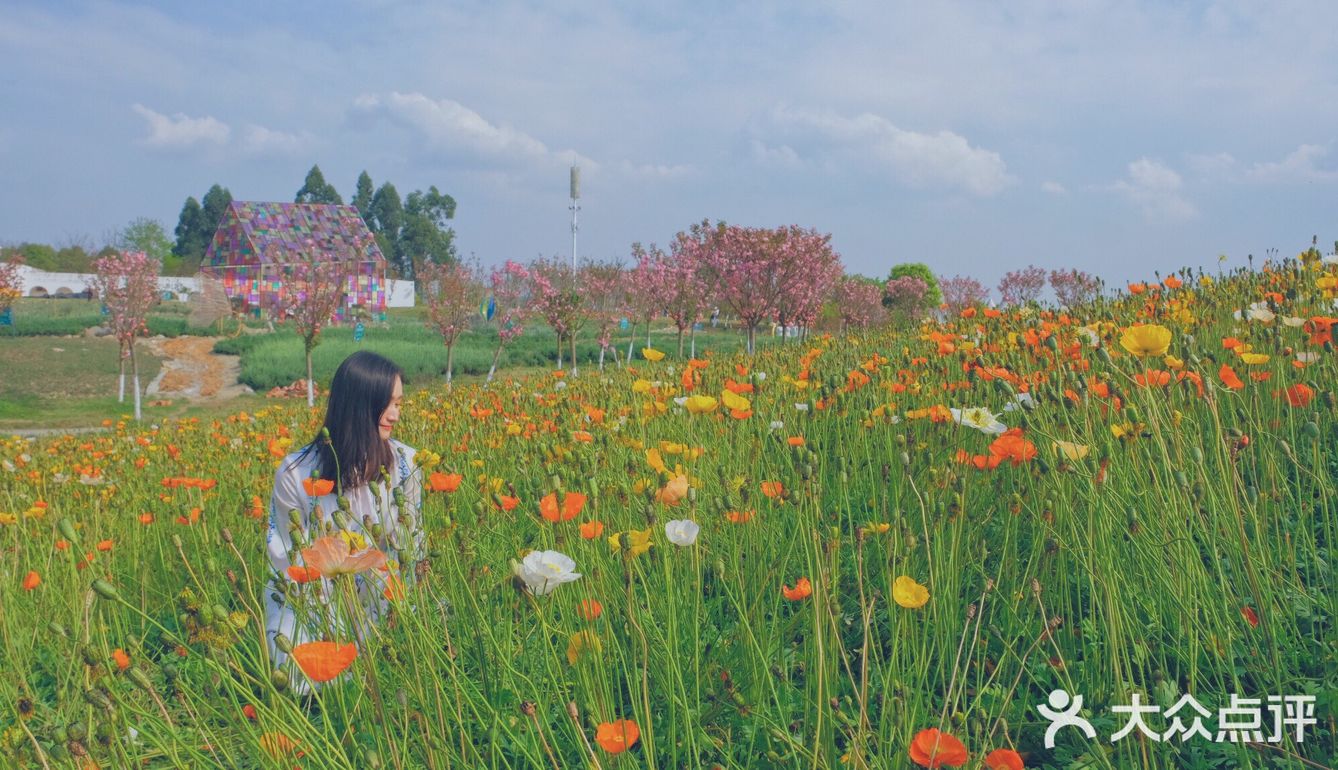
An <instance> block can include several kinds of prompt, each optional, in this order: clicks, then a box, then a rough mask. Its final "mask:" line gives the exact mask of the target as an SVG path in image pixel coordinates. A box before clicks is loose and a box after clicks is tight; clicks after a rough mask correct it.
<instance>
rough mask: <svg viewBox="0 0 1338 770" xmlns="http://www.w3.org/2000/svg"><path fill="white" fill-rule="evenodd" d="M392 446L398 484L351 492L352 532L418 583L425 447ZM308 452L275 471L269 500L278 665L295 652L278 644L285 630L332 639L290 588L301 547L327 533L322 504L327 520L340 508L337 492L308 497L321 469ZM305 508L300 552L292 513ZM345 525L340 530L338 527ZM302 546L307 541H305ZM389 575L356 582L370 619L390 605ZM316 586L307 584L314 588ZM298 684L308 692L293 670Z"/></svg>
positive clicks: (326, 592)
mask: <svg viewBox="0 0 1338 770" xmlns="http://www.w3.org/2000/svg"><path fill="white" fill-rule="evenodd" d="M390 446H391V449H392V450H394V453H395V466H396V467H395V468H394V470H393V471H391V472H390V478H391V479H392V480H393V482H394V484H393V486H391V487H388V486H387V485H386V482H385V481H377V482H375V483H374V484H365V485H363V486H361V487H358V488H356V489H350V490H346V491H345V495H344V496H345V497H346V498H348V503H349V508H351V509H352V510H351V511H348V513H349V514H351V515H350V516H349V517H348V522H347V525H346V526H347V529H348V530H350V531H353V532H358V533H360V534H362V535H363V536H364V537H365V538H366V541H367V544H368V546H370V547H374V548H379V549H381V550H382V551H383V552H385V554H386V559H387V561H388V562H389V563H390V564H391V565H392V567H398V569H395V570H394V572H395V574H397V575H399V577H400V579H401V580H403V582H404V584H405V585H406V586H407V585H411V584H412V583H413V579H414V565H416V564H417V563H418V561H419V560H420V559H422V558H423V527H422V518H421V514H420V511H421V507H422V499H423V483H422V473H421V472H420V471H419V470H418V469H417V468H415V467H414V455H415V454H416V453H417V450H415V449H413V448H412V447H409V446H407V445H405V444H403V443H402V442H399V441H396V440H395V439H390ZM300 454H301V451H300V450H299V451H298V452H294V453H292V454H290V455H288V456H287V457H285V458H283V462H281V463H280V464H279V467H278V469H277V470H276V471H275V474H274V493H273V495H272V496H271V497H270V505H269V535H268V538H267V543H266V547H267V550H268V551H269V561H270V564H271V565H273V567H274V572H273V574H272V575H271V577H270V584H269V586H268V590H267V592H266V594H267V595H266V597H265V637H266V641H268V643H269V649H270V656H271V659H272V660H273V665H274V667H275V668H279V667H281V666H282V665H283V664H284V662H285V659H286V658H287V655H286V654H285V653H283V652H282V651H280V650H279V649H277V648H276V647H275V645H274V638H275V636H277V635H278V634H284V635H286V636H287V637H288V638H289V639H290V640H292V643H293V644H294V645H298V644H302V643H303V642H310V641H316V640H319V639H324V638H326V634H325V632H324V631H323V630H322V628H321V627H320V625H319V622H318V618H315V617H311V618H304V619H303V621H304V622H299V618H298V611H297V610H295V609H294V607H293V606H292V605H290V604H289V603H288V601H287V597H286V596H285V593H284V592H285V589H286V588H287V586H289V585H292V584H293V582H294V581H293V580H292V579H291V578H290V577H289V576H288V567H289V566H290V565H293V564H298V565H301V564H302V557H301V553H300V550H301V548H302V547H309V546H310V545H311V543H312V542H314V541H315V540H316V539H317V538H318V537H319V536H320V533H319V531H313V529H312V520H311V519H312V512H313V511H314V510H315V508H316V506H317V505H319V506H320V509H321V513H322V517H323V521H326V522H329V521H331V513H332V512H333V511H335V509H337V508H338V507H339V504H338V500H337V498H336V496H335V495H334V494H333V493H331V494H328V495H323V496H321V497H311V496H309V495H307V492H306V489H305V487H303V486H302V481H303V480H304V479H309V478H311V474H312V472H313V470H315V469H316V468H317V465H318V463H319V456H318V455H317V454H316V453H315V452H312V453H310V454H308V455H307V456H306V457H304V458H302V459H301V460H300V461H299V460H298V457H299V455H300ZM396 490H398V491H399V492H401V493H402V499H403V501H404V505H403V508H401V507H400V506H399V505H397V504H396V503H395V495H394V492H395V491H396ZM292 510H297V511H298V512H299V513H300V514H301V515H300V526H301V528H302V531H303V532H305V533H306V537H305V545H299V547H298V552H294V551H293V542H292V535H291V532H290V529H289V528H290V526H291V518H290V514H289V511H292ZM364 520H366V523H369V524H380V525H381V528H382V533H381V537H380V538H379V539H378V538H376V537H375V536H374V535H373V533H372V532H371V531H370V530H369V529H367V527H366V524H365V523H364ZM336 529H337V527H336ZM299 542H300V543H301V542H302V541H301V539H299ZM385 578H386V576H385V575H384V574H377V575H372V576H367V575H358V576H357V578H356V585H357V589H358V597H359V599H360V600H361V601H362V605H363V606H364V607H365V608H366V609H367V618H368V620H369V621H370V622H371V623H375V622H376V621H379V620H380V619H381V617H382V616H383V615H384V613H385V611H386V606H387V604H388V602H387V601H386V599H385V598H384V596H383V595H382V591H383V590H384V586H385V583H386V580H385ZM312 585H313V584H307V585H306V586H302V587H301V588H302V589H303V590H308V591H309V590H310V589H311V586H312ZM331 588H332V586H331V582H330V581H329V580H321V581H320V591H319V596H320V600H321V601H322V602H327V601H329V597H330V595H331ZM343 633H345V634H347V636H346V637H344V638H340V639H332V640H331V641H338V642H341V643H344V642H350V641H356V640H355V639H353V638H352V637H351V634H352V631H351V630H344V631H343ZM290 674H291V676H290V681H291V683H292V686H293V689H294V690H295V691H296V692H298V693H299V694H302V693H306V692H308V684H307V680H306V678H305V677H304V676H303V675H302V674H301V673H300V672H297V671H296V670H293V669H291V668H290Z"/></svg>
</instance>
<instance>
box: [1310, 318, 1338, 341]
mask: <svg viewBox="0 0 1338 770" xmlns="http://www.w3.org/2000/svg"><path fill="white" fill-rule="evenodd" d="M1334 324H1338V318H1329V317H1327V316H1315V317H1314V318H1311V319H1310V320H1309V321H1306V322H1305V323H1304V324H1302V326H1301V331H1303V332H1305V333H1306V334H1309V335H1310V344H1311V345H1323V344H1324V343H1326V342H1333V326H1334Z"/></svg>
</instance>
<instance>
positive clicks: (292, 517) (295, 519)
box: [288, 508, 302, 527]
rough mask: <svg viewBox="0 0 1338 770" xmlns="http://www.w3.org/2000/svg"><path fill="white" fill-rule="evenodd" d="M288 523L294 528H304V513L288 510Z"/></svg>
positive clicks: (294, 509) (293, 509) (292, 509)
mask: <svg viewBox="0 0 1338 770" xmlns="http://www.w3.org/2000/svg"><path fill="white" fill-rule="evenodd" d="M288 523H289V524H291V525H293V526H294V527H300V526H302V512H301V511H299V510H297V509H296V508H289V509H288Z"/></svg>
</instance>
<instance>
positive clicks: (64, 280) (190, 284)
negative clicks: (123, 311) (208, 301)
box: [19, 265, 200, 300]
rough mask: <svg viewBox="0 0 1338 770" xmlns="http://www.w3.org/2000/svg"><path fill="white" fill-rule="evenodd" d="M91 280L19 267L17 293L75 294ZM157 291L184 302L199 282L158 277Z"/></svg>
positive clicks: (80, 275) (87, 275) (90, 277)
mask: <svg viewBox="0 0 1338 770" xmlns="http://www.w3.org/2000/svg"><path fill="white" fill-rule="evenodd" d="M93 278H94V275H93V274H92V273H48V272H47V271H45V270H38V269H37V268H34V267H29V266H28V265H19V291H20V292H22V293H23V296H25V297H26V296H28V292H30V291H32V289H33V287H34V286H40V287H42V288H43V289H46V293H47V294H50V295H53V296H54V295H55V293H56V290H57V289H69V290H70V291H72V292H75V293H76V294H77V293H79V292H81V291H83V290H84V289H87V288H89V287H90V286H92V285H93ZM158 290H159V291H170V292H174V293H175V294H177V296H178V298H179V299H182V300H185V299H187V298H188V297H189V295H190V294H193V293H195V292H197V291H199V290H200V280H199V279H198V278H178V277H176V276H159V277H158Z"/></svg>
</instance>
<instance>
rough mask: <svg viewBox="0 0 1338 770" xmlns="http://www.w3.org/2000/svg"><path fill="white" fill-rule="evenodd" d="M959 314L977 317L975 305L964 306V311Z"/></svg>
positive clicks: (965, 316)
mask: <svg viewBox="0 0 1338 770" xmlns="http://www.w3.org/2000/svg"><path fill="white" fill-rule="evenodd" d="M959 315H960V316H961V317H962V318H975V317H976V309H975V308H973V307H967V308H962V312H961V313H959Z"/></svg>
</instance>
